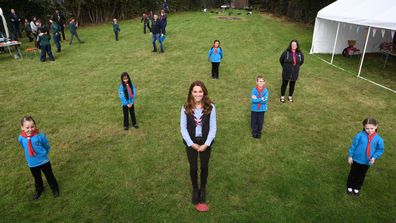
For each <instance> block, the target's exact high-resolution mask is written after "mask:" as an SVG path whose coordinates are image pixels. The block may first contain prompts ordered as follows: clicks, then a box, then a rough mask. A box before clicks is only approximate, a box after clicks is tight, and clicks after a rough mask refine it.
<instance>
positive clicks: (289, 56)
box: [279, 39, 304, 103]
mask: <svg viewBox="0 0 396 223" xmlns="http://www.w3.org/2000/svg"><path fill="white" fill-rule="evenodd" d="M279 62H280V64H281V66H282V86H281V97H280V99H279V100H280V102H282V103H285V102H286V100H285V93H286V87H287V85H288V84H289V83H290V84H289V98H288V100H289V102H293V93H294V86H295V85H296V81H297V79H298V73H299V72H300V66H301V65H303V63H304V54H303V53H302V52H301V49H300V45H299V44H298V41H297V40H295V39H294V40H292V41H290V44H289V47H288V48H287V49H286V50H285V51H284V52H283V53H282V55H281V56H280V58H279Z"/></svg>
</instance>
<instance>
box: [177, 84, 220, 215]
mask: <svg viewBox="0 0 396 223" xmlns="http://www.w3.org/2000/svg"><path fill="white" fill-rule="evenodd" d="M180 132H181V135H182V137H183V143H184V145H185V148H186V152H187V158H188V163H189V164H190V177H191V183H192V187H193V190H192V200H191V201H192V203H193V204H194V205H195V208H196V209H197V210H198V211H207V210H208V206H207V205H206V184H207V178H208V173H209V172H208V166H209V158H210V152H211V150H212V144H213V142H214V141H213V140H214V138H215V136H216V109H215V106H214V104H212V101H211V100H210V98H209V96H208V90H207V89H206V87H205V84H204V83H203V82H202V81H194V82H193V83H192V84H191V85H190V88H189V91H188V95H187V100H186V102H185V103H184V106H183V107H182V109H181V114H180ZM198 157H199V160H200V164H201V167H200V169H201V177H200V179H201V180H200V181H201V182H200V183H201V185H200V187H198Z"/></svg>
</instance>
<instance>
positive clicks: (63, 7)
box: [0, 0, 334, 24]
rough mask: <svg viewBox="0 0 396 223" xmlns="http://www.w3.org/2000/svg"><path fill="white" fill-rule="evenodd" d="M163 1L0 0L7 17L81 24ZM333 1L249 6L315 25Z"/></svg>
mask: <svg viewBox="0 0 396 223" xmlns="http://www.w3.org/2000/svg"><path fill="white" fill-rule="evenodd" d="M162 2H163V0H113V1H108V0H0V7H1V8H2V9H3V11H4V14H5V16H6V17H7V16H8V15H9V14H10V9H11V8H14V9H15V10H16V11H17V14H18V15H19V16H20V17H21V18H31V17H32V16H36V17H38V18H41V19H44V20H45V19H47V18H48V17H50V16H51V15H52V14H53V13H54V11H55V9H59V10H60V11H61V12H63V13H64V15H65V16H66V18H70V17H74V18H76V19H77V20H78V21H79V22H80V23H92V24H96V23H103V22H108V21H111V20H112V18H118V19H120V20H123V19H130V18H133V17H136V16H139V15H141V14H142V13H143V12H149V11H153V12H159V11H160V9H161V6H162ZM230 2H231V1H226V0H168V1H167V3H168V6H169V10H170V11H171V12H178V11H189V10H201V9H203V8H219V6H220V5H222V4H230ZM332 2H334V0H250V1H249V5H250V6H251V7H252V8H254V9H258V10H260V11H265V12H271V13H274V14H277V15H282V16H287V17H290V18H291V19H294V20H299V21H303V22H307V23H313V21H314V19H315V17H316V14H317V12H318V11H319V10H320V9H321V8H323V7H325V6H326V5H328V4H330V3H332Z"/></svg>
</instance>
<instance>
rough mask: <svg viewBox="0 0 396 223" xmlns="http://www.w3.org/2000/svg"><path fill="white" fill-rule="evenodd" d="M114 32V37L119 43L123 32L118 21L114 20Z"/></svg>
mask: <svg viewBox="0 0 396 223" xmlns="http://www.w3.org/2000/svg"><path fill="white" fill-rule="evenodd" d="M113 31H114V36H115V40H116V41H118V33H119V32H120V31H121V29H120V25H118V22H117V19H116V18H114V19H113Z"/></svg>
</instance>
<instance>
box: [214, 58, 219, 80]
mask: <svg viewBox="0 0 396 223" xmlns="http://www.w3.org/2000/svg"><path fill="white" fill-rule="evenodd" d="M219 66H220V63H215V62H212V78H216V79H218V78H219Z"/></svg>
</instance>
